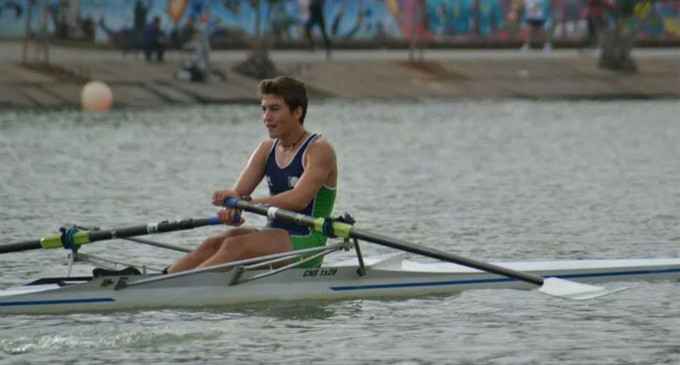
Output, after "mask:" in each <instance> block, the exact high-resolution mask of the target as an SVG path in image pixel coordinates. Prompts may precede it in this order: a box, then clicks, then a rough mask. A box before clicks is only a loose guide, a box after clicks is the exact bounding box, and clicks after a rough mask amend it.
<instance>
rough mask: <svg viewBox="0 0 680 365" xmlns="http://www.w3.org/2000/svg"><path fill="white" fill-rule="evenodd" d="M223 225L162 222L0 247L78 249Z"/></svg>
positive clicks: (214, 220) (13, 249)
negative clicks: (70, 247) (101, 242)
mask: <svg viewBox="0 0 680 365" xmlns="http://www.w3.org/2000/svg"><path fill="white" fill-rule="evenodd" d="M216 224H221V223H220V221H219V220H218V219H217V217H210V218H197V219H191V218H190V219H181V220H177V221H162V222H157V223H148V224H144V225H138V226H131V227H123V228H114V229H109V230H102V231H72V232H70V233H64V234H62V235H55V236H48V237H43V238H41V239H38V240H32V241H23V242H16V243H10V244H6V245H2V246H0V253H7V252H18V251H27V250H34V249H39V248H58V247H66V248H69V246H73V247H77V246H80V245H84V244H86V243H91V242H96V241H104V240H110V239H115V238H128V237H134V236H143V235H147V234H155V233H165V232H173V231H183V230H187V229H193V228H198V227H203V226H210V225H216Z"/></svg>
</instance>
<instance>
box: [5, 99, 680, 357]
mask: <svg viewBox="0 0 680 365" xmlns="http://www.w3.org/2000/svg"><path fill="white" fill-rule="evenodd" d="M258 109H259V108H258V107H257V106H254V105H253V106H215V107H195V108H184V109H164V110H158V111H117V112H114V113H110V114H108V115H106V116H89V115H83V114H81V113H79V112H76V111H64V112H50V113H31V112H9V111H3V112H0V207H1V209H0V243H6V242H13V241H17V240H24V239H32V238H39V237H41V236H44V235H51V234H55V233H56V232H57V228H58V227H59V226H61V225H64V224H68V223H79V224H84V225H92V224H96V225H99V226H101V227H103V228H111V227H116V226H121V225H131V224H141V223H146V222H152V221H159V220H163V219H175V218H181V217H204V216H208V215H211V214H213V213H214V212H215V211H216V209H215V208H214V207H212V206H211V205H210V197H211V194H212V191H213V190H214V189H216V188H223V187H229V186H231V184H232V183H233V182H234V180H235V178H236V175H237V174H238V172H239V171H240V169H241V168H242V167H243V165H244V163H245V161H246V160H247V158H248V157H249V155H250V152H251V150H252V149H253V148H254V146H255V144H256V143H257V142H258V141H259V140H260V139H261V138H263V137H265V134H264V129H263V127H262V125H261V122H260V119H259V118H260V117H259V110H258ZM679 115H680V103H678V102H677V101H653V102H606V103H599V102H549V103H547V102H525V101H505V102H491V101H488V102H477V101H475V102H457V103H449V102H441V101H426V102H417V103H396V102H395V103H392V102H363V103H349V102H327V103H321V104H315V105H314V106H313V107H312V108H310V110H309V114H308V118H307V119H308V121H307V124H308V129H310V130H313V131H318V132H321V133H323V134H324V135H325V136H326V137H328V138H329V139H331V140H332V142H333V143H334V145H335V147H336V150H337V152H338V155H339V157H340V170H341V182H340V187H339V189H340V190H339V198H338V201H337V205H336V211H335V212H336V214H340V213H342V212H350V213H352V214H353V215H354V216H355V218H357V220H358V224H359V225H360V226H361V227H362V228H366V229H369V230H375V231H380V232H382V233H384V234H386V235H390V236H396V237H400V238H403V239H408V240H412V241H415V242H418V243H421V244H424V245H429V246H433V247H437V248H440V249H444V250H449V251H451V252H454V253H458V254H461V255H464V256H470V257H474V258H479V259H484V260H490V259H525V258H526V259H530V258H587V257H592V258H625V257H677V256H680V224H678V221H679V220H680V169H678V166H679V162H678V161H680V123H678V121H679V119H678V116H679ZM258 192H259V193H261V194H264V193H265V191H264V190H263V189H261V190H258ZM246 218H247V219H248V221H249V223H251V224H261V223H262V220H261V219H260V218H259V217H256V216H252V215H247V216H246ZM215 231H216V229H215V228H207V229H200V230H194V231H189V232H183V233H177V234H170V235H166V236H160V237H158V236H157V237H154V238H157V239H158V240H161V241H165V242H171V243H178V244H182V245H186V246H187V247H191V246H193V245H195V244H196V243H197V242H199V241H200V240H201V238H202V237H205V236H206V235H209V234H211V233H214V232H215ZM363 247H364V250H365V251H367V253H368V254H370V253H378V252H387V249H384V248H380V247H374V246H370V245H367V244H365V245H364V246H363ZM83 251H84V252H86V253H92V254H100V255H110V256H112V257H116V258H119V259H126V260H129V261H132V262H137V263H147V264H154V265H157V266H164V265H167V264H168V263H169V262H171V261H172V260H174V259H175V258H177V254H176V253H174V252H171V251H165V250H160V249H154V248H150V247H146V246H141V245H137V244H133V243H127V242H119V241H113V242H101V243H97V244H93V245H88V246H87V247H85V248H83ZM330 260H332V259H330ZM64 262H65V252H64V251H63V250H52V251H32V252H23V253H13V254H4V255H2V256H0V267H1V268H2V269H1V270H2V274H1V275H0V286H1V287H5V286H10V285H18V284H21V283H24V282H26V281H29V280H32V279H35V278H38V277H42V276H50V275H64V274H65V272H66V267H65V266H64V265H63V264H64ZM87 272H89V268H88V267H87V266H79V267H77V273H81V274H86V273H87ZM629 286H630V287H631V289H630V290H628V291H625V292H623V293H620V294H617V295H614V296H609V297H605V298H602V299H599V300H595V301H587V302H570V301H565V300H560V299H556V298H552V297H548V296H545V295H542V294H540V293H538V292H536V291H515V290H489V291H468V292H464V293H462V294H460V295H455V296H449V297H425V298H415V299H406V300H389V301H380V300H355V301H351V300H350V301H343V302H309V303H271V304H267V305H257V306H247V307H226V308H211V309H195V310H188V309H177V310H158V311H133V312H121V313H108V314H70V315H44V316H6V317H0V364H42V363H45V364H48V363H49V364H51V363H53V362H54V361H57V362H59V363H69V364H161V363H164V364H169V363H189V364H191V363H202V364H229V363H260V364H277V363H278V364H290V363H316V362H324V363H333V364H574V365H581V364H598V365H599V364H677V363H679V362H680V290H679V289H680V287H679V286H678V284H677V283H656V284H649V283H636V282H635V283H630V284H629ZM56 359H58V360H56Z"/></svg>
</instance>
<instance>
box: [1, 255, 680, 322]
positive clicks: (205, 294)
mask: <svg viewBox="0 0 680 365" xmlns="http://www.w3.org/2000/svg"><path fill="white" fill-rule="evenodd" d="M496 264H497V265H500V266H503V267H508V268H511V269H513V270H519V271H523V272H529V273H533V274H535V275H540V276H544V277H559V278H563V279H575V280H578V281H579V282H588V283H599V282H612V281H639V280H644V281H663V280H678V279H679V278H680V259H635V260H560V261H554V260H553V261H515V262H498V263H496ZM357 268H358V262H357V259H350V260H345V261H341V262H337V263H332V264H328V265H324V266H321V267H320V268H313V269H301V268H293V269H288V270H285V271H283V272H280V273H277V274H276V275H269V276H266V277H262V278H259V279H253V278H256V277H258V276H260V275H263V274H266V273H267V272H268V271H269V270H267V269H260V270H252V271H247V272H245V273H242V274H241V275H240V277H239V278H238V279H237V280H235V278H236V276H237V275H239V274H238V273H239V271H238V270H231V271H227V272H203V273H198V274H196V275H185V276H179V277H176V278H171V279H168V280H162V281H153V279H154V278H159V277H160V275H157V274H153V275H138V276H113V277H100V278H96V279H92V278H91V277H70V278H69V277H61V278H46V279H41V280H37V281H35V282H32V283H29V284H28V285H24V286H21V287H17V288H10V289H6V290H3V291H0V313H3V314H5V313H54V312H82V311H111V310H125V309H138V308H163V307H197V306H222V305H232V304H241V303H254V302H266V301H289V300H317V299H323V300H340V299H349V298H387V297H414V296H422V295H442V294H452V293H456V292H460V291H463V290H470V289H501V288H503V289H529V288H531V284H528V283H524V282H522V281H519V280H516V279H512V278H507V277H502V276H499V275H496V274H490V273H487V272H484V271H480V270H477V269H472V268H468V267H465V266H461V265H457V264H452V263H422V262H416V261H412V260H406V259H404V258H403V254H402V253H396V254H391V255H380V256H374V257H365V258H364V272H363V273H362V274H359V273H358V272H357ZM145 281H147V282H145Z"/></svg>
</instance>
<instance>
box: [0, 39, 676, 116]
mask: <svg viewBox="0 0 680 365" xmlns="http://www.w3.org/2000/svg"><path fill="white" fill-rule="evenodd" d="M0 49H2V52H0V90H2V91H1V92H0V108H6V107H10V108H40V107H47V108H60V107H78V106H79V102H80V101H79V100H80V90H81V88H82V86H83V84H84V83H85V82H86V81H87V80H91V79H97V80H102V81H105V82H107V83H108V84H109V85H110V86H111V88H112V89H113V93H114V100H115V106H116V107H154V106H163V105H168V104H180V105H181V104H195V103H243V102H253V103H256V102H257V99H256V94H255V90H256V86H257V83H258V80H255V79H252V78H249V77H245V76H243V75H240V74H238V73H236V72H234V71H233V68H234V66H236V65H237V64H239V63H241V62H243V61H244V60H245V59H246V58H247V56H248V52H247V51H223V50H220V51H214V52H213V53H212V60H213V63H214V66H215V68H217V69H219V70H220V71H222V72H223V73H224V74H225V75H226V82H224V83H216V84H202V83H191V82H185V81H179V80H175V78H174V75H175V71H176V70H177V69H178V68H179V67H180V65H181V62H182V56H181V54H179V53H177V52H174V53H173V52H171V53H170V54H168V56H167V61H166V62H165V63H163V64H156V63H151V64H149V63H146V62H144V61H143V57H142V56H141V55H139V54H127V55H124V54H123V53H122V52H120V51H115V50H100V49H82V48H67V47H60V46H53V47H51V49H50V63H51V65H52V66H53V67H52V68H51V69H46V68H40V67H30V66H24V65H22V64H21V62H20V61H21V51H22V47H21V43H19V42H0ZM270 58H271V60H272V61H273V62H274V64H275V65H276V67H277V68H278V69H279V70H280V71H282V72H285V73H287V74H290V75H293V76H297V77H300V78H302V79H303V80H305V81H306V82H307V83H308V85H309V86H310V89H311V94H312V97H317V98H318V97H324V98H346V99H365V98H377V99H394V98H398V99H399V98H400V99H406V98H408V99H412V98H449V99H458V98H536V99H565V98H566V99H573V98H598V99H610V98H678V97H680V50H679V49H637V50H635V52H634V59H635V60H636V62H637V64H638V68H639V72H638V73H637V74H632V75H629V74H621V73H616V72H611V71H606V70H601V69H599V68H598V67H597V62H598V58H599V54H598V53H597V52H593V51H591V52H581V51H578V50H573V49H569V50H554V51H553V52H549V53H544V52H542V51H540V50H536V51H532V52H528V53H521V52H519V51H516V50H429V51H425V53H424V60H425V62H423V63H417V64H414V63H411V62H408V50H361V51H352V50H339V51H335V52H334V53H333V55H332V58H331V59H330V60H326V57H325V53H324V52H322V51H318V52H309V51H287V50H286V51H273V52H271V55H270Z"/></svg>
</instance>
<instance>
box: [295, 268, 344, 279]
mask: <svg viewBox="0 0 680 365" xmlns="http://www.w3.org/2000/svg"><path fill="white" fill-rule="evenodd" d="M337 273H338V269H309V270H305V272H304V273H303V274H302V277H303V278H307V277H315V276H335V274H337Z"/></svg>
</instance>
